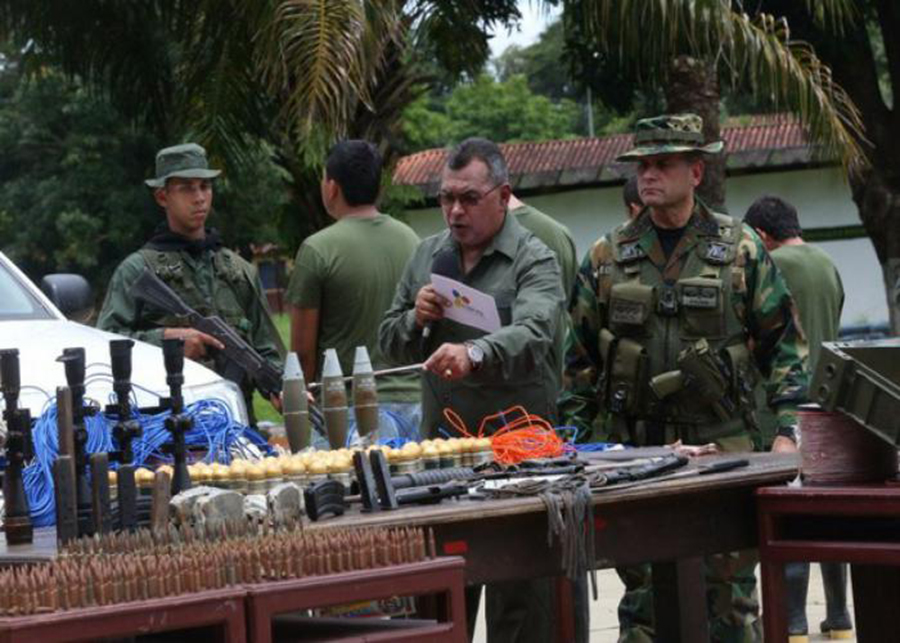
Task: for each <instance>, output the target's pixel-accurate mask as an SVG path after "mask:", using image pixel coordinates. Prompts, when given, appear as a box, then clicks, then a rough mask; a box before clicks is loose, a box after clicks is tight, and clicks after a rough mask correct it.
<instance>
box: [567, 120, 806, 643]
mask: <svg viewBox="0 0 900 643" xmlns="http://www.w3.org/2000/svg"><path fill="white" fill-rule="evenodd" d="M677 118H678V117H676V119H677ZM689 118H690V120H689V122H688V123H687V128H688V131H687V132H682V131H680V130H679V129H678V128H679V127H681V126H684V125H685V123H684V122H683V121H678V120H676V119H673V117H661V118H657V119H647V120H646V121H642V122H641V123H639V128H638V133H639V134H640V132H641V128H640V126H641V124H644V125H645V126H646V127H647V129H648V130H655V132H654V131H651V132H650V133H649V135H648V136H645V137H644V138H643V140H642V138H641V137H640V136H636V144H637V145H638V146H639V147H638V148H637V153H635V154H632V153H629V155H626V158H639V157H641V156H649V155H655V154H665V153H669V152H685V151H689V150H692V151H695V152H706V153H710V152H711V151H715V150H716V149H717V146H716V144H713V145H711V146H705V147H701V146H700V141H701V139H700V138H699V136H700V127H699V123H700V119H699V117H696V116H692V117H689ZM694 119H696V120H694ZM673 121H674V123H673ZM671 125H674V127H667V126H671ZM659 130H665V131H666V134H665V136H659V137H658V138H657V139H653V138H652V136H653V135H654V134H655V133H658V131H659ZM681 133H688V134H691V136H684V137H682V136H681ZM660 140H661V141H662V143H661V144H660V143H659V141H660ZM673 141H674V142H673ZM642 143H645V145H644V146H643V147H641V144H642ZM632 152H634V151H632ZM570 313H571V315H572V321H573V327H574V330H573V335H572V338H571V341H570V347H569V350H568V352H567V356H566V382H567V387H568V388H567V391H566V392H565V394H564V396H563V398H562V399H561V401H560V413H561V415H562V419H563V421H564V422H565V423H567V424H572V425H575V426H579V427H580V428H582V429H587V428H588V426H589V423H590V421H591V419H592V418H594V416H595V415H596V414H597V411H598V410H599V409H600V408H603V409H604V410H605V411H606V412H608V413H609V415H610V419H611V427H610V429H611V432H612V434H613V437H614V438H615V439H617V440H619V441H622V442H630V443H632V444H636V445H648V444H663V443H669V442H672V441H674V440H676V439H681V440H683V441H684V442H685V443H689V444H697V443H705V442H716V443H717V444H718V445H719V447H720V448H721V449H722V450H725V451H749V450H752V442H751V435H752V434H753V433H754V432H755V430H756V427H755V421H754V417H753V397H752V390H753V384H754V382H755V375H756V374H757V372H759V373H762V374H763V375H765V376H766V377H767V379H768V386H767V398H768V403H769V405H770V406H771V407H772V408H773V409H774V410H775V411H776V413H777V417H778V422H779V426H780V427H782V429H783V432H784V434H785V435H792V434H793V427H794V425H795V424H796V407H797V404H798V403H799V402H801V401H803V399H804V396H805V390H806V371H805V367H804V363H805V360H806V355H807V346H806V343H805V340H804V339H803V337H802V334H801V333H800V332H799V327H798V324H797V322H796V316H795V308H794V305H793V301H792V300H791V297H790V294H789V292H788V290H787V287H786V286H785V283H784V281H783V280H782V278H781V276H780V274H779V273H778V270H777V269H776V267H775V265H774V264H773V263H772V260H771V258H770V257H769V255H768V253H767V252H766V250H765V248H764V246H763V244H762V242H761V241H760V239H759V238H758V237H757V236H756V234H755V233H754V232H752V231H751V230H750V229H749V228H747V227H745V226H743V225H742V224H741V223H740V222H738V221H736V220H734V219H732V218H731V217H728V216H725V215H722V214H718V213H714V212H712V211H711V210H709V208H707V207H706V206H705V205H704V204H703V203H702V202H700V201H697V200H695V206H694V209H693V212H692V214H691V216H690V219H689V220H688V223H687V225H686V227H685V229H684V232H683V235H682V237H681V239H680V241H679V242H678V244H677V245H676V246H675V248H674V250H673V251H672V252H671V255H670V256H669V257H668V260H667V259H666V257H665V254H664V251H663V249H662V246H661V244H660V241H659V238H658V236H657V232H656V228H655V226H654V225H653V222H652V220H651V214H650V210H649V209H645V210H644V212H642V213H641V214H640V215H639V216H638V217H637V218H636V219H635V220H634V221H631V222H628V223H624V224H622V225H620V226H619V227H617V228H616V229H615V230H614V231H613V232H612V233H610V234H609V235H607V236H605V237H603V238H601V239H600V240H599V241H597V242H596V243H595V244H594V245H593V247H592V248H591V250H590V251H589V252H588V254H587V256H586V257H585V259H584V262H583V263H582V265H581V268H580V270H579V274H578V276H577V279H576V284H575V288H574V291H573V297H572V300H571V302H570ZM755 562H756V561H755V552H741V553H732V554H725V555H722V556H715V557H712V558H710V559H708V560H707V579H708V583H709V589H708V600H709V612H710V635H711V637H712V639H713V640H716V641H744V640H755V639H756V638H757V637H758V624H757V623H756V621H757V618H758V611H759V605H758V602H757V599H756V591H755V579H754V576H753V570H754V567H755ZM620 575H621V576H622V578H623V581H624V582H625V585H626V594H625V597H624V598H623V599H622V601H621V603H620V606H619V619H620V626H621V632H622V636H621V639H620V640H622V641H648V640H652V633H653V621H652V613H653V608H652V588H651V584H650V568H649V565H646V566H638V567H634V568H628V569H627V570H621V571H620Z"/></svg>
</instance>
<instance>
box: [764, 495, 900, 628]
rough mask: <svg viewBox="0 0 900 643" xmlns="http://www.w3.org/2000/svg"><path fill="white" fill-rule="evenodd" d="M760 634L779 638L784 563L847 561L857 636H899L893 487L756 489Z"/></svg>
mask: <svg viewBox="0 0 900 643" xmlns="http://www.w3.org/2000/svg"><path fill="white" fill-rule="evenodd" d="M757 506H758V510H759V530H760V531H759V551H760V560H761V563H762V566H761V578H762V590H763V601H764V607H765V615H766V618H765V620H764V625H765V638H766V641H775V642H779V641H787V638H788V637H787V613H786V611H787V610H786V607H787V602H786V589H785V582H784V563H786V562H790V561H817V562H844V563H851V577H852V582H853V606H854V611H855V613H856V614H855V615H856V631H857V640H858V641H860V642H861V643H863V642H867V641H871V642H881V641H900V622H898V620H897V617H896V614H897V596H898V594H900V488H898V487H886V486H883V485H880V486H875V485H872V486H857V487H801V488H793V487H792V488H786V487H782V488H771V489H760V490H759V491H758V492H757Z"/></svg>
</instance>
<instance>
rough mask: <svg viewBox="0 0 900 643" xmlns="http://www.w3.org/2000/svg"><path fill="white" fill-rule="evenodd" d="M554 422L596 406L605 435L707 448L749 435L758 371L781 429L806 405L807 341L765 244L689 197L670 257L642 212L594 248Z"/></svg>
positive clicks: (578, 295) (579, 286) (578, 418)
mask: <svg viewBox="0 0 900 643" xmlns="http://www.w3.org/2000/svg"><path fill="white" fill-rule="evenodd" d="M570 313H571V316H572V321H573V326H574V330H573V335H572V341H571V342H570V344H571V345H570V347H569V350H568V352H567V355H566V383H567V384H566V392H565V393H564V395H563V396H562V397H561V400H560V410H561V413H562V415H563V419H564V420H565V421H566V422H567V423H569V424H573V425H575V426H578V427H579V428H580V429H582V430H589V426H590V422H591V420H592V419H593V418H594V416H595V415H596V413H597V412H598V410H600V409H603V410H604V411H605V412H606V413H608V414H609V416H610V418H611V423H612V431H611V433H612V435H611V437H612V438H613V439H618V440H625V441H631V442H634V443H637V444H645V443H654V442H656V443H658V442H661V441H669V440H673V439H678V438H681V439H683V440H685V441H690V442H697V441H710V440H716V439H720V438H725V437H729V436H733V435H740V434H746V433H747V432H749V431H756V430H757V427H756V423H755V421H754V415H753V412H752V410H753V401H752V399H753V396H752V388H753V385H754V383H755V378H756V376H757V375H758V374H759V373H761V374H763V375H764V376H765V377H766V378H767V380H768V384H767V387H766V392H767V400H768V403H769V405H770V406H771V407H772V408H773V410H774V411H775V412H776V413H777V415H778V422H779V426H789V425H794V424H795V423H796V408H797V405H798V404H799V403H801V402H803V401H804V400H805V393H806V385H807V373H806V366H805V364H806V359H807V353H808V350H807V345H806V341H805V339H804V338H803V335H802V332H800V330H799V326H798V323H797V317H796V308H795V306H794V303H793V301H792V299H791V296H790V294H789V292H788V289H787V286H786V285H785V283H784V280H783V279H782V277H781V275H780V274H779V272H778V270H777V268H776V267H775V265H774V264H773V262H772V259H771V257H770V256H769V254H768V253H767V252H766V250H765V248H764V246H763V244H762V242H761V241H760V240H759V238H758V237H757V236H756V234H755V233H753V232H752V231H751V230H750V229H749V228H748V227H746V226H744V225H743V224H741V223H740V222H738V221H735V220H734V219H732V218H731V217H728V216H725V215H720V214H716V213H713V212H712V211H710V210H709V209H708V208H706V206H704V205H703V204H702V203H700V202H698V203H697V204H696V206H695V208H694V212H693V214H692V215H691V218H690V220H689V221H688V224H687V226H686V228H685V231H684V234H683V236H682V237H681V239H680V241H679V243H678V245H677V246H676V247H675V249H674V250H673V252H672V254H671V256H670V257H669V259H668V261H667V260H666V258H665V256H664V252H663V249H662V246H661V245H660V242H659V239H658V237H657V233H656V229H655V227H654V226H653V223H652V221H651V218H650V211H649V210H648V209H645V210H644V212H643V213H642V214H641V215H640V216H639V217H638V218H637V219H635V220H634V221H631V222H628V223H624V224H622V225H621V226H619V227H617V228H616V229H615V230H614V231H613V232H612V233H611V234H609V235H607V236H605V237H603V238H602V239H600V240H599V241H597V242H596V243H595V244H594V246H593V247H592V248H591V250H590V251H589V252H588V254H587V256H586V257H585V259H584V261H583V263H582V265H581V268H580V270H579V274H578V277H577V281H576V285H575V289H574V292H573V298H572V301H571V302H570Z"/></svg>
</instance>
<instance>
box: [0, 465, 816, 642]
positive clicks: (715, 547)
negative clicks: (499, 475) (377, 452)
mask: <svg viewBox="0 0 900 643" xmlns="http://www.w3.org/2000/svg"><path fill="white" fill-rule="evenodd" d="M718 457H720V456H709V457H706V458H698V459H697V460H696V461H695V462H694V463H692V464H691V465H689V467H690V468H693V467H696V466H697V464H705V463H708V462H712V461H714V460H715V459H716V458H718ZM747 457H748V458H749V460H750V466H749V467H745V468H742V469H736V470H733V471H729V472H726V473H720V474H713V475H704V476H693V477H686V478H678V479H672V480H666V479H660V480H657V481H653V482H650V483H647V484H644V485H642V486H637V487H631V488H628V489H621V490H615V491H608V492H604V493H600V494H596V495H595V498H594V516H595V540H596V542H595V546H596V552H597V564H596V566H597V567H598V568H603V567H611V566H614V565H625V564H634V563H642V562H651V563H653V571H654V573H653V579H654V592H655V596H656V597H657V598H656V600H655V604H656V610H657V612H656V615H657V637H658V640H659V641H702V640H706V639H707V638H708V637H707V636H706V631H707V616H706V592H705V580H704V576H703V569H702V560H701V557H702V556H704V555H707V554H713V553H720V552H728V551H734V550H737V549H744V548H751V547H756V543H757V522H756V509H755V500H754V492H755V490H756V489H757V488H758V487H763V486H769V485H780V484H783V483H785V482H787V481H788V480H790V479H792V478H794V477H795V475H796V473H797V468H798V462H799V460H798V458H797V456H796V455H793V454H792V455H775V454H748V455H747ZM376 525H377V526H419V527H431V528H433V529H434V532H435V536H436V540H437V544H438V549H439V553H441V554H447V555H460V556H464V557H465V559H466V582H467V583H469V584H481V583H490V582H494V581H503V580H515V579H525V578H539V577H558V576H560V575H561V573H562V569H561V567H560V551H559V544H558V543H556V544H555V545H554V546H553V547H549V546H548V544H547V517H546V512H545V510H544V505H543V503H542V502H541V500H540V499H539V498H521V499H506V500H484V501H474V500H468V499H467V500H461V501H444V502H443V503H441V504H439V505H433V506H413V507H403V508H401V509H398V510H396V511H389V512H377V513H370V514H364V513H361V512H360V511H359V510H358V509H357V508H352V509H351V510H350V511H348V513H346V514H345V515H344V516H341V517H337V518H326V519H324V520H321V521H319V522H318V523H312V524H310V525H309V528H311V529H321V528H325V527H329V526H359V527H362V526H376ZM7 551H8V552H9V554H8V555H12V556H16V557H17V559H18V560H19V561H21V560H34V559H44V560H46V559H47V558H49V557H52V556H53V555H55V543H54V542H48V541H42V540H41V539H40V537H38V536H36V538H35V543H34V544H33V545H32V546H18V547H9V548H7V547H5V544H4V543H2V542H0V564H4V563H7V564H8V563H9V562H13V561H12V560H10V558H9V557H8V555H5V554H4V552H7Z"/></svg>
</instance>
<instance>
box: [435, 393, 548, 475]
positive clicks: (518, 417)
mask: <svg viewBox="0 0 900 643" xmlns="http://www.w3.org/2000/svg"><path fill="white" fill-rule="evenodd" d="M510 416H512V417H513V419H512V420H510V419H508V418H509V417H510ZM444 417H445V418H446V420H447V422H448V423H449V424H450V426H452V427H453V428H454V429H456V430H457V431H459V433H460V434H461V435H464V436H466V437H468V438H481V437H484V429H485V427H486V426H487V425H488V424H489V423H490V422H492V421H494V420H497V419H500V420H502V421H504V422H506V424H504V425H503V426H502V427H501V428H500V429H498V430H497V431H495V432H494V433H493V435H491V436H490V437H491V448H492V449H493V451H494V460H496V461H497V462H500V463H501V464H518V463H520V462H522V461H523V460H530V459H532V458H556V457H559V456H561V455H562V454H563V452H564V451H565V443H564V442H563V441H562V440H561V439H560V437H559V436H558V435H556V431H554V430H553V426H552V425H551V424H550V423H549V422H547V420H545V419H543V418H541V417H539V416H537V415H531V414H530V413H528V411H526V410H525V409H524V408H523V407H521V406H513V407H510V408H508V409H506V410H505V411H501V412H500V413H495V414H494V415H488V416H487V417H485V418H484V419H483V420H481V424H480V425H479V426H478V434H477V435H472V434H471V433H470V432H469V430H468V427H467V426H466V423H465V422H463V420H462V418H461V417H459V415H458V414H457V413H456V412H455V411H454V410H453V409H450V408H447V409H444Z"/></svg>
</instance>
